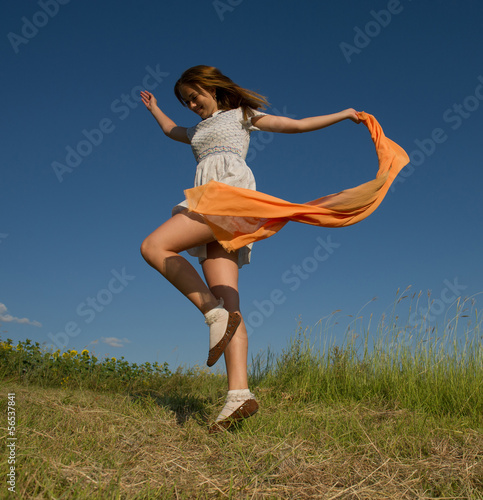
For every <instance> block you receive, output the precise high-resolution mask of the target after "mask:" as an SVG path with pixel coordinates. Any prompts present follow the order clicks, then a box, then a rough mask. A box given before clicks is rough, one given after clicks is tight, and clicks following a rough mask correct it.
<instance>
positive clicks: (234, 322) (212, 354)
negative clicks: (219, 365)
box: [206, 313, 241, 366]
mask: <svg viewBox="0 0 483 500" xmlns="http://www.w3.org/2000/svg"><path fill="white" fill-rule="evenodd" d="M240 323H241V316H240V315H239V314H238V313H229V315H228V323H227V325H226V331H225V334H224V335H223V337H222V338H221V340H220V341H219V342H218V343H217V344H216V345H215V346H214V347H212V348H211V349H210V351H209V353H208V360H207V362H206V364H207V365H208V366H213V365H214V364H215V363H216V362H217V361H218V360H219V359H220V356H221V355H222V354H223V353H224V352H225V349H226V346H227V345H228V344H229V343H230V340H231V339H232V338H233V335H235V332H236V329H237V328H238V325H239V324H240Z"/></svg>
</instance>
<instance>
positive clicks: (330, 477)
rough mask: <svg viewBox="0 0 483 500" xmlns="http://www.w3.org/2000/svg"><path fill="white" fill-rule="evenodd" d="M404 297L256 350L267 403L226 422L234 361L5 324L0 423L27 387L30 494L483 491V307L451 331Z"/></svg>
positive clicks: (469, 311)
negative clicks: (216, 365) (31, 332)
mask: <svg viewBox="0 0 483 500" xmlns="http://www.w3.org/2000/svg"><path fill="white" fill-rule="evenodd" d="M403 299H404V297H402V298H400V299H398V300H397V303H398V304H399V302H401V300H403ZM473 306H474V304H473ZM413 311H414V309H413ZM396 312H397V308H396V307H394V309H393V310H392V311H390V312H389V314H386V316H385V317H384V318H382V319H381V321H380V322H379V323H378V325H377V326H376V327H375V329H374V333H373V332H372V327H371V321H369V324H368V325H364V324H363V322H362V320H360V319H359V318H356V319H355V320H354V323H353V324H352V325H351V327H350V329H349V331H348V332H347V336H346V341H345V342H343V343H342V344H341V345H337V344H335V343H334V342H332V341H331V340H330V334H331V328H332V327H331V326H330V324H331V323H330V321H331V320H332V319H331V318H328V319H326V320H325V321H324V322H320V325H319V326H320V331H318V332H317V328H314V329H312V330H311V331H309V330H308V329H303V328H299V330H298V331H297V332H296V334H295V335H294V337H293V338H292V339H291V340H290V341H289V343H288V346H287V347H286V348H285V349H284V350H283V351H282V352H281V353H278V354H275V353H271V352H270V351H267V352H266V353H261V354H260V355H258V356H256V357H255V358H254V359H253V360H252V363H251V369H250V387H251V389H252V391H253V392H255V394H256V396H257V398H258V400H259V402H260V406H261V408H260V411H259V413H258V414H257V415H256V416H255V417H253V418H250V419H248V420H247V421H245V422H243V424H242V425H240V426H238V427H237V428H235V429H234V430H233V431H229V432H226V433H223V434H221V435H209V434H208V433H207V427H208V424H209V423H210V422H211V421H212V419H213V418H214V417H216V415H217V413H218V411H219V409H220V407H221V406H222V404H223V399H224V395H225V390H226V379H225V376H224V375H222V374H219V373H216V372H213V371H212V370H208V369H206V368H201V367H193V368H184V369H178V370H176V371H171V370H170V369H169V367H168V366H167V365H166V364H164V365H158V364H148V363H145V364H143V365H135V364H129V363H127V362H126V361H125V360H124V359H122V358H121V359H120V360H114V359H108V358H106V359H104V360H99V359H97V358H96V357H95V356H94V355H93V354H92V353H89V352H85V351H83V352H82V353H76V352H75V351H69V352H68V353H63V354H61V353H60V352H48V351H46V350H45V349H43V348H42V347H41V346H40V345H38V344H36V343H32V342H31V341H29V340H27V341H25V342H20V343H19V344H17V345H16V346H14V345H12V342H11V341H8V340H6V341H4V342H2V343H1V344H0V375H1V379H0V380H1V381H0V394H1V395H2V402H1V406H2V412H1V414H2V415H4V423H3V424H1V428H2V435H3V437H6V432H7V431H6V428H7V417H6V415H7V394H8V393H15V409H16V420H17V422H16V430H15V432H16V437H17V449H16V453H17V455H16V459H17V463H16V466H17V478H16V479H17V483H16V491H17V495H18V496H19V497H20V498H49V499H50V498H55V499H68V498H69V499H70V498H75V499H77V498H79V499H92V498H99V499H104V498H106V499H117V498H122V499H124V498H126V499H128V498H129V499H131V498H133V499H151V498H152V499H164V498H165V499H172V498H186V499H188V498H190V499H191V498H202V499H204V498H206V499H208V498H209V499H212V498H232V499H245V498H246V499H248V498H260V499H261V498H263V499H266V498H270V499H271V498H273V499H280V498H296V499H305V498H327V499H335V498H347V499H348V498H358V499H359V498H365V499H387V498H394V499H396V498H397V499H400V498H407V499H410V498H428V499H429V498H448V499H449V498H451V499H456V498H466V499H481V498H483V433H482V430H483V345H482V337H481V324H480V323H481V322H480V320H479V319H478V314H477V311H476V310H475V309H474V307H472V304H471V302H467V301H463V302H462V303H461V304H460V303H458V304H457V305H456V314H455V316H453V318H452V319H451V321H447V322H446V324H445V326H444V327H443V330H442V331H441V332H440V333H438V331H437V329H436V328H434V327H431V328H425V327H424V324H418V325H416V326H411V325H410V323H409V322H406V324H405V325H404V327H400V326H398V325H399V323H400V320H399V318H398V317H397V314H396ZM458 321H459V322H462V321H464V322H465V323H464V324H463V323H460V326H463V328H462V329H461V328H459V329H458V328H457V325H458ZM448 325H450V326H448ZM5 442H6V440H5V439H2V447H1V452H0V453H1V457H0V463H1V464H2V466H1V470H2V474H6V471H7V454H8V452H7V449H6V447H5ZM4 477H5V476H4ZM0 488H3V490H1V493H0V498H3V497H5V498H7V495H6V493H8V492H7V490H6V486H5V483H4V484H3V485H2V486H0Z"/></svg>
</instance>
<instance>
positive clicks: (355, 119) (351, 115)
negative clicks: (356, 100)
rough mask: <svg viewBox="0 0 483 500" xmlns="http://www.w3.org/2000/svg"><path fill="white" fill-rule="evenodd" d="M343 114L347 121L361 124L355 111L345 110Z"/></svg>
mask: <svg viewBox="0 0 483 500" xmlns="http://www.w3.org/2000/svg"><path fill="white" fill-rule="evenodd" d="M345 113H346V114H347V118H349V120H352V121H353V122H354V123H361V120H360V118H359V115H358V114H357V111H356V110H355V109H352V108H349V109H346V110H345Z"/></svg>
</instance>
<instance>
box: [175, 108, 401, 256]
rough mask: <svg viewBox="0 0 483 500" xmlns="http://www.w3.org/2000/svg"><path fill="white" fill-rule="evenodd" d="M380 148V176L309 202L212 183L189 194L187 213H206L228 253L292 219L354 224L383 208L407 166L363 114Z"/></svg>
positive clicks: (371, 118)
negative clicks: (393, 186)
mask: <svg viewBox="0 0 483 500" xmlns="http://www.w3.org/2000/svg"><path fill="white" fill-rule="evenodd" d="M358 116H359V118H360V120H361V122H362V123H363V124H364V125H365V126H366V127H367V128H368V129H369V132H370V134H371V138H372V141H373V142H374V145H375V147H376V153H377V157H378V160H379V170H378V172H377V175H376V178H375V179H373V180H371V181H369V182H366V183H365V184H361V185H360V186H356V187H353V188H351V189H345V190H344V191H341V192H339V193H335V194H330V195H327V196H323V197H322V198H319V199H317V200H313V201H309V202H307V203H290V202H288V201H284V200H281V199H280V198H275V197H273V196H270V195H268V194H264V193H261V192H259V191H254V190H251V189H245V188H239V187H234V186H229V185H228V184H224V183H221V182H216V181H210V182H208V183H207V184H204V185H202V186H198V187H195V188H192V189H187V190H186V191H185V195H186V199H187V201H188V205H189V210H190V211H192V212H196V213H198V214H201V215H203V217H204V219H205V221H206V223H207V224H208V225H209V226H210V228H211V229H212V231H213V234H214V235H215V238H216V239H217V241H218V242H219V243H220V244H221V245H222V246H223V247H224V248H225V249H226V250H228V251H234V250H237V249H239V248H241V247H243V246H245V245H248V244H249V243H253V242H255V241H259V240H262V239H265V238H268V237H270V236H272V235H273V234H275V233H276V232H277V231H280V229H282V227H283V226H285V224H287V222H289V221H295V222H303V223H305V224H312V225H315V226H324V227H342V226H350V225H352V224H356V223H357V222H359V221H361V220H362V219H365V218H366V217H368V216H369V215H370V214H371V213H372V212H374V210H375V209H376V208H377V207H378V206H379V205H380V203H381V202H382V200H383V198H384V196H385V195H386V193H387V191H388V190H389V187H390V186H391V184H392V182H393V181H394V179H395V178H396V176H397V174H398V173H399V172H400V171H401V169H402V168H403V167H404V166H405V165H407V164H408V163H409V157H408V155H407V154H406V152H405V151H404V149H403V148H401V147H400V146H398V145H397V144H396V143H395V142H394V141H392V140H391V139H388V138H387V137H386V136H385V135H384V132H383V130H382V128H381V126H380V125H379V123H378V121H377V120H376V119H375V118H374V116H372V115H370V114H368V113H364V112H360V113H359V114H358Z"/></svg>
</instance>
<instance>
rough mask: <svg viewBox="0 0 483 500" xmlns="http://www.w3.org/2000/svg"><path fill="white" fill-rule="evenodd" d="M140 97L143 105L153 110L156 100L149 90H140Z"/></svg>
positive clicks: (156, 103)
mask: <svg viewBox="0 0 483 500" xmlns="http://www.w3.org/2000/svg"><path fill="white" fill-rule="evenodd" d="M141 99H142V100H143V103H144V105H145V106H146V107H147V108H148V109H149V111H151V112H152V111H153V110H154V109H155V108H156V107H157V105H158V101H157V100H156V97H154V95H153V94H151V92H148V91H147V90H142V91H141Z"/></svg>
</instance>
